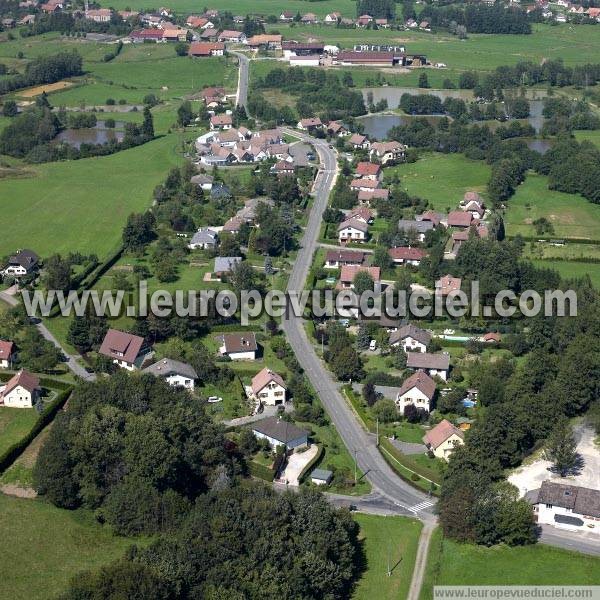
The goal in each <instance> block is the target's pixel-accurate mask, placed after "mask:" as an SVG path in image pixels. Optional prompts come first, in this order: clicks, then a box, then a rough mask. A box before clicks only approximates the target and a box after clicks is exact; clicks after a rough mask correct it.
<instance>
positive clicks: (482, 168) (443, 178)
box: [385, 153, 490, 211]
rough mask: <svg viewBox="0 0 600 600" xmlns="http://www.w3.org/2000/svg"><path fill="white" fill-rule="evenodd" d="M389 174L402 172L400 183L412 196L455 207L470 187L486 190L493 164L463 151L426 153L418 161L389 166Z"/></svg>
mask: <svg viewBox="0 0 600 600" xmlns="http://www.w3.org/2000/svg"><path fill="white" fill-rule="evenodd" d="M385 174H386V176H387V177H388V178H389V177H390V176H391V175H392V174H398V175H400V177H401V182H400V185H401V187H402V188H403V189H405V190H406V191H407V192H408V193H409V194H410V195H412V196H419V197H421V198H426V199H427V200H429V202H430V203H431V206H432V207H433V208H434V209H435V210H439V211H446V210H448V209H454V208H456V206H458V203H459V202H460V201H461V200H462V198H463V196H464V193H465V192H467V191H476V192H480V193H481V194H482V196H483V197H484V199H485V190H486V185H487V181H488V179H489V176H490V167H489V165H487V164H486V163H485V162H483V161H478V160H471V159H469V158H466V157H465V156H463V155H462V154H438V153H426V154H423V155H422V156H421V157H420V158H419V160H417V162H414V163H404V164H401V165H398V166H396V167H392V168H391V169H386V171H385Z"/></svg>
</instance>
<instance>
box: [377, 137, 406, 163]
mask: <svg viewBox="0 0 600 600" xmlns="http://www.w3.org/2000/svg"><path fill="white" fill-rule="evenodd" d="M369 154H370V156H371V157H376V158H378V159H379V160H380V161H381V164H382V165H385V164H387V163H389V162H394V161H401V160H404V158H405V157H406V146H405V145H404V144H401V143H400V142H373V143H372V144H371V150H370V152H369Z"/></svg>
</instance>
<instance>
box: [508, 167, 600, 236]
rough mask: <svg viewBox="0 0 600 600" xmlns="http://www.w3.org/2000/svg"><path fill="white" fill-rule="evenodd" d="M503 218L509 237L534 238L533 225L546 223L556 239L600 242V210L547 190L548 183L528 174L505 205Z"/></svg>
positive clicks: (546, 180)
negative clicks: (545, 221) (540, 221)
mask: <svg viewBox="0 0 600 600" xmlns="http://www.w3.org/2000/svg"><path fill="white" fill-rule="evenodd" d="M507 206H508V208H507V210H506V214H505V217H504V222H505V225H506V232H507V234H508V235H516V234H521V235H523V236H528V237H532V236H533V237H535V236H536V232H535V228H534V226H533V225H532V222H533V221H535V220H536V219H539V218H541V217H545V218H546V219H548V220H549V221H550V222H551V223H552V225H553V227H554V233H555V235H556V236H557V237H564V238H583V239H593V240H600V206H598V205H597V204H592V203H591V202H588V201H587V200H586V199H585V198H583V197H582V196H579V195H577V194H564V193H562V192H557V191H554V190H549V189H548V179H547V177H544V176H542V175H536V174H534V173H529V174H528V175H527V179H526V180H525V181H524V182H523V183H522V184H521V185H520V186H519V187H518V189H517V191H516V193H515V195H514V196H513V197H512V198H511V199H510V200H509V201H508V202H507Z"/></svg>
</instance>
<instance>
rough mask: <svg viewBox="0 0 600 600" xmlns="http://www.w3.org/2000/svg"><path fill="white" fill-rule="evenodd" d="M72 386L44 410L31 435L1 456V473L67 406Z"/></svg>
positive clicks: (23, 438)
mask: <svg viewBox="0 0 600 600" xmlns="http://www.w3.org/2000/svg"><path fill="white" fill-rule="evenodd" d="M71 390H72V386H70V387H69V389H67V390H64V391H63V392H61V393H60V394H58V396H57V397H56V398H54V400H52V402H49V403H48V405H47V406H46V407H45V408H44V410H43V411H42V413H41V414H40V416H39V418H38V420H37V421H36V422H35V424H34V425H33V427H32V428H31V430H30V431H29V433H28V434H27V435H25V436H23V437H22V438H21V439H20V440H19V441H18V442H15V443H14V444H13V445H12V446H11V447H10V448H7V449H6V450H5V451H4V452H3V453H2V454H1V455H0V473H3V472H4V471H5V470H6V469H8V467H10V466H11V465H12V464H13V463H14V462H15V460H17V458H19V456H21V454H23V452H24V451H25V449H26V448H27V446H29V444H31V442H32V441H33V440H34V439H35V438H36V437H37V436H38V434H39V433H41V431H42V430H43V429H44V428H45V427H46V425H48V424H49V423H50V422H51V421H52V420H53V419H54V417H55V415H56V413H57V412H58V411H59V410H60V409H61V408H62V407H63V406H64V405H65V402H66V401H67V399H68V398H69V396H70V395H71Z"/></svg>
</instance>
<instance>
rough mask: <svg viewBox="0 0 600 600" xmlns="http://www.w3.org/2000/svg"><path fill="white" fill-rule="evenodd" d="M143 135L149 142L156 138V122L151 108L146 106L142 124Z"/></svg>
mask: <svg viewBox="0 0 600 600" xmlns="http://www.w3.org/2000/svg"><path fill="white" fill-rule="evenodd" d="M142 134H143V135H144V136H146V137H147V138H148V139H149V140H151V139H152V138H153V137H154V120H153V118H152V113H151V112H150V107H149V106H144V122H143V123H142Z"/></svg>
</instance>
